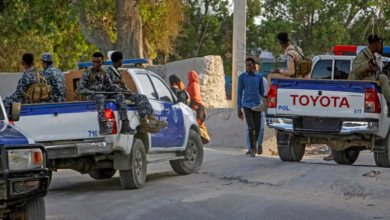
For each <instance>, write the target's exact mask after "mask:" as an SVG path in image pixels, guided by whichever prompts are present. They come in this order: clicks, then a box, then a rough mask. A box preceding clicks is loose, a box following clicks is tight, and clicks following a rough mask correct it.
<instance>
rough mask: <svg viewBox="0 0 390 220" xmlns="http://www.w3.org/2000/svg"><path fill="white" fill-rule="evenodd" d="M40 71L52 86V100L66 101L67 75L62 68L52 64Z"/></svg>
mask: <svg viewBox="0 0 390 220" xmlns="http://www.w3.org/2000/svg"><path fill="white" fill-rule="evenodd" d="M40 73H41V76H43V78H45V79H46V81H47V83H48V84H49V85H50V87H51V94H50V102H66V83H65V76H64V74H63V73H62V72H61V70H59V69H57V68H55V67H54V66H53V65H50V66H49V67H48V68H47V69H45V70H43V71H41V72H40Z"/></svg>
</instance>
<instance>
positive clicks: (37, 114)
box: [15, 100, 136, 142]
mask: <svg viewBox="0 0 390 220" xmlns="http://www.w3.org/2000/svg"><path fill="white" fill-rule="evenodd" d="M106 109H111V110H113V111H114V113H115V116H116V118H117V119H118V117H119V116H118V115H117V105H116V104H115V101H114V100H108V101H107V102H106ZM135 110H136V109H135V107H134V106H133V105H130V104H129V105H128V115H129V119H130V118H131V117H132V116H134V115H135V114H136V113H135ZM20 117H21V118H20V121H18V122H15V125H16V126H18V127H19V128H21V129H23V131H24V132H26V133H27V134H29V136H30V137H31V138H32V139H34V140H35V141H36V142H48V141H56V140H61V141H64V140H82V139H84V140H85V139H87V140H88V139H93V138H97V137H99V124H98V120H97V113H96V106H95V103H94V102H67V103H47V104H33V105H23V106H22V110H21V116H20ZM100 137H101V136H100Z"/></svg>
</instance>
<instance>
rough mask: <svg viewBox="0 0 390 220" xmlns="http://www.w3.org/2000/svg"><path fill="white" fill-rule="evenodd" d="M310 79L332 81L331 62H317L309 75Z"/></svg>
mask: <svg viewBox="0 0 390 220" xmlns="http://www.w3.org/2000/svg"><path fill="white" fill-rule="evenodd" d="M310 78H312V79H332V60H319V61H317V63H316V64H315V66H314V68H313V72H312V73H311V77H310Z"/></svg>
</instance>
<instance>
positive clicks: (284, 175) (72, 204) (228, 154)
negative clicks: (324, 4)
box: [46, 148, 390, 220]
mask: <svg viewBox="0 0 390 220" xmlns="http://www.w3.org/2000/svg"><path fill="white" fill-rule="evenodd" d="M244 152H245V150H244V149H221V148H218V149H206V150H205V161H204V164H203V167H202V169H201V170H200V171H199V172H198V173H196V174H193V175H189V176H179V175H176V174H175V173H174V172H173V171H171V169H170V167H169V165H168V164H167V163H159V164H152V165H149V170H150V172H149V173H150V174H149V175H148V180H147V183H146V185H145V187H144V188H143V189H140V190H124V189H122V187H121V184H120V180H119V177H118V174H117V175H115V177H114V178H112V179H109V180H101V181H96V180H92V179H91V178H90V177H89V176H88V175H84V176H83V175H81V174H78V173H76V172H73V171H68V170H65V171H60V172H58V173H55V174H54V177H53V181H52V185H51V187H50V191H49V194H48V196H47V197H46V209H47V211H46V212H47V219H48V220H51V219H56V220H57V219H72V220H76V219H80V220H81V219H83V220H85V219H104V220H106V219H118V220H119V219H120V220H122V219H147V220H148V219H180V220H182V219H186V220H192V219H194V220H195V219H196V220H199V219H275V220H279V219H299V220H304V219H310V220H311V219H324V220H325V219H326V220H329V219H354V220H355V219H390V209H389V207H390V169H383V168H377V167H375V166H374V162H373V158H372V154H370V153H368V152H367V153H363V154H362V155H361V157H360V158H359V160H358V162H357V163H356V165H354V166H341V165H337V164H335V163H334V162H325V161H323V160H322V156H310V157H305V158H304V159H303V161H302V162H301V163H283V162H281V161H280V160H279V158H278V157H256V158H250V157H246V156H244V155H243V153H244ZM371 170H374V171H380V172H381V175H380V176H377V177H365V176H362V175H363V174H365V173H368V172H370V171H371Z"/></svg>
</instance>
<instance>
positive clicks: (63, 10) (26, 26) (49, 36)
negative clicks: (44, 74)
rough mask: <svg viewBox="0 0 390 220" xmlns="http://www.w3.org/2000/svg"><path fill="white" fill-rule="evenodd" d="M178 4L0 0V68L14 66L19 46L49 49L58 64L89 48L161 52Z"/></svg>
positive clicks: (173, 29)
mask: <svg viewBox="0 0 390 220" xmlns="http://www.w3.org/2000/svg"><path fill="white" fill-rule="evenodd" d="M183 7H184V6H183V4H182V3H181V1H180V0H34V1H24V0H0V34H1V35H0V51H2V52H4V53H2V54H1V55H0V58H1V61H0V70H1V71H17V70H20V67H19V66H20V65H18V63H20V62H19V61H20V57H21V54H23V53H24V52H31V53H33V54H35V55H36V56H39V55H40V54H41V53H43V52H52V53H54V54H55V57H56V58H55V59H56V60H55V61H56V62H55V63H58V65H59V67H60V68H61V69H69V68H74V67H75V66H76V64H77V63H76V62H77V61H79V60H83V61H84V60H90V56H91V53H92V51H95V50H100V51H101V52H103V53H104V54H107V52H108V51H110V50H121V51H122V52H123V54H124V56H125V58H142V57H143V58H149V59H154V58H156V57H157V53H158V52H160V53H162V54H163V56H165V57H167V56H168V55H169V54H171V53H173V41H174V40H175V38H176V36H178V34H179V31H180V30H181V25H182V20H183V14H182V13H181V12H182V10H183ZM7 54H8V55H7ZM9 54H11V55H9ZM15 62H16V63H15Z"/></svg>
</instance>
